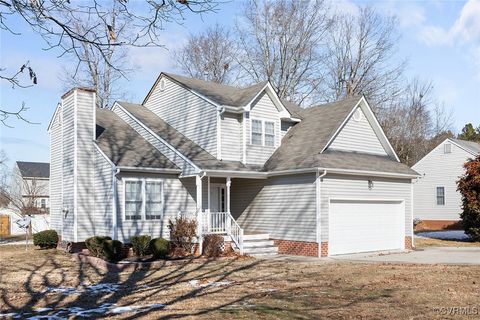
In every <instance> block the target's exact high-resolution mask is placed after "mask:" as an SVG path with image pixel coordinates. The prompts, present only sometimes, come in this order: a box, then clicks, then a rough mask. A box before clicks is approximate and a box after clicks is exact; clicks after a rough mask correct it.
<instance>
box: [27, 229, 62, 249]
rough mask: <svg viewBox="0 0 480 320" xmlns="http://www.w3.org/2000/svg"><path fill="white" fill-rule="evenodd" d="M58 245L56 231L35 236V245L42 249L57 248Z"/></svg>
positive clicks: (46, 231) (39, 233) (38, 233)
mask: <svg viewBox="0 0 480 320" xmlns="http://www.w3.org/2000/svg"><path fill="white" fill-rule="evenodd" d="M57 243H58V234H57V231H55V230H45V231H40V232H37V233H35V234H34V235H33V244H34V245H36V246H39V247H40V248H42V249H48V248H55V247H56V246H57Z"/></svg>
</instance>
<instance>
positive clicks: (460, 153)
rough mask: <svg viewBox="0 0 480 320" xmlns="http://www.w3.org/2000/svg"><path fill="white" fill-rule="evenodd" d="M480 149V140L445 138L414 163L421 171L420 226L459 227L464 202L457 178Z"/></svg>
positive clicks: (416, 203)
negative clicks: (479, 141)
mask: <svg viewBox="0 0 480 320" xmlns="http://www.w3.org/2000/svg"><path fill="white" fill-rule="evenodd" d="M479 152H480V144H479V143H476V142H470V141H464V140H458V139H446V140H445V141H443V142H442V143H440V144H439V145H438V146H437V147H436V148H434V149H433V150H432V151H430V152H429V153H428V154H427V155H426V156H425V157H423V158H422V159H421V160H420V161H418V162H417V163H416V164H415V165H414V166H413V167H412V168H413V169H414V170H415V171H417V172H418V173H420V175H421V177H420V179H419V180H418V181H417V182H416V183H415V184H414V207H413V209H414V211H413V212H414V218H416V219H420V220H421V223H420V224H418V225H417V227H416V228H417V229H424V230H425V229H427V230H440V229H446V228H458V227H459V225H458V221H459V220H460V212H461V211H462V208H461V204H462V203H461V195H460V193H459V192H458V191H457V181H458V179H459V178H460V176H461V175H462V174H463V173H464V168H463V165H464V163H465V162H466V161H467V160H468V159H469V158H474V157H476V156H477V155H478V154H479Z"/></svg>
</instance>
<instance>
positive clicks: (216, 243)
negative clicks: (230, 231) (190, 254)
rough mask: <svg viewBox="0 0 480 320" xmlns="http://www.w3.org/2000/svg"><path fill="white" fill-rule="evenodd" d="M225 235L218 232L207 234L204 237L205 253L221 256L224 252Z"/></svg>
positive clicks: (208, 255)
mask: <svg viewBox="0 0 480 320" xmlns="http://www.w3.org/2000/svg"><path fill="white" fill-rule="evenodd" d="M222 245H223V237H222V236H221V235H218V234H207V235H206V236H205V237H204V238H203V254H204V255H206V256H207V257H219V256H220V255H221V254H222V251H223V250H222Z"/></svg>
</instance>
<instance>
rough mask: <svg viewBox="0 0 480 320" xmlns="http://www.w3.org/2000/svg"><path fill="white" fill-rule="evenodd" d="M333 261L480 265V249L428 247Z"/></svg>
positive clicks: (350, 256) (364, 254)
mask: <svg viewBox="0 0 480 320" xmlns="http://www.w3.org/2000/svg"><path fill="white" fill-rule="evenodd" d="M332 259H333V260H342V261H357V262H384V263H385V262H386V263H420V264H453V265H455V264H457V265H480V247H478V248H477V247H428V248H423V249H418V250H414V251H396V252H382V253H357V254H349V255H341V256H335V257H332Z"/></svg>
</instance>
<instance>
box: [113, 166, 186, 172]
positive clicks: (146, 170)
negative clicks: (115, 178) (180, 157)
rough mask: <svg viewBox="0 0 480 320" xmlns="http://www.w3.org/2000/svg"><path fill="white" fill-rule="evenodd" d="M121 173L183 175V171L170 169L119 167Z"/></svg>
mask: <svg viewBox="0 0 480 320" xmlns="http://www.w3.org/2000/svg"><path fill="white" fill-rule="evenodd" d="M117 168H118V170H120V171H124V172H125V171H128V172H151V173H169V174H179V173H182V170H181V169H169V168H148V167H127V166H119V167H117Z"/></svg>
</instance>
